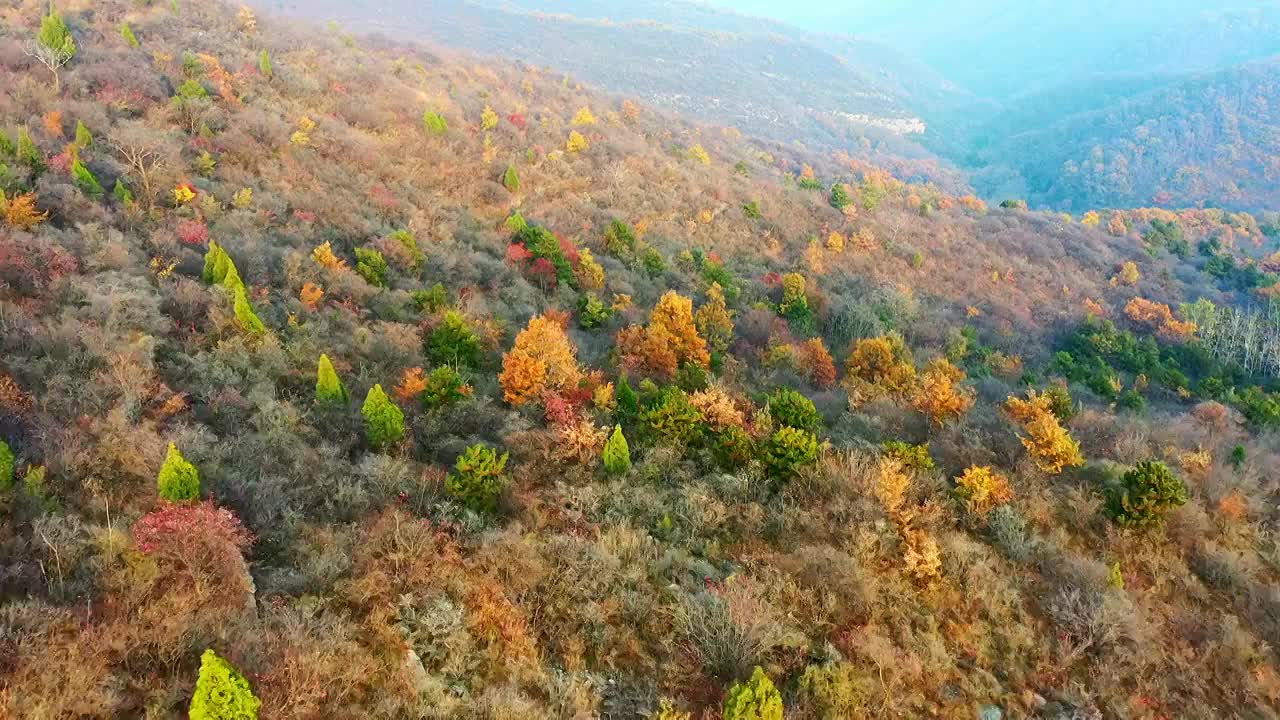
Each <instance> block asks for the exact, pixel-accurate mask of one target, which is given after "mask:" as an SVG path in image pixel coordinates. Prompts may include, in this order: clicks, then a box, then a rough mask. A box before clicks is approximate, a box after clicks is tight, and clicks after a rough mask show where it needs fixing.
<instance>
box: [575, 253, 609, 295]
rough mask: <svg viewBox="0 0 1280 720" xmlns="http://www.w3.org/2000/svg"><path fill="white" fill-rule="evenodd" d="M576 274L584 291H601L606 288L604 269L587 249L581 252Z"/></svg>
mask: <svg viewBox="0 0 1280 720" xmlns="http://www.w3.org/2000/svg"><path fill="white" fill-rule="evenodd" d="M574 274H575V275H576V276H577V278H578V284H579V285H581V286H582V288H583V289H584V290H599V289H600V288H602V287H604V268H603V267H602V266H601V265H600V263H599V262H598V261H597V260H596V257H595V255H592V254H591V251H590V250H589V249H587V248H583V249H582V250H581V251H580V252H579V254H578V269H577V270H576V271H575V273H574Z"/></svg>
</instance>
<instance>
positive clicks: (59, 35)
mask: <svg viewBox="0 0 1280 720" xmlns="http://www.w3.org/2000/svg"><path fill="white" fill-rule="evenodd" d="M32 56H33V57H35V59H36V60H39V61H40V63H41V64H42V65H44V66H45V67H46V68H48V69H49V72H51V73H53V91H54V92H55V93H57V92H61V90H62V75H61V74H60V73H59V71H60V70H61V69H62V66H64V65H66V64H67V63H69V62H71V58H73V57H75V56H76V40H75V38H74V37H72V36H71V28H69V27H67V23H66V21H65V20H63V19H62V15H60V14H58V11H57V10H56V9H54V7H53V3H52V2H50V3H49V14H48V15H45V16H44V17H43V18H41V20H40V32H39V33H37V34H36V44H35V49H34V51H33V52H32Z"/></svg>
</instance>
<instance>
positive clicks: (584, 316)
mask: <svg viewBox="0 0 1280 720" xmlns="http://www.w3.org/2000/svg"><path fill="white" fill-rule="evenodd" d="M611 317H613V308H611V307H609V306H608V305H605V304H604V301H603V300H601V299H600V298H599V297H598V296H596V295H595V293H586V294H584V295H582V296H580V297H579V298H578V324H579V325H581V326H582V327H583V328H585V329H587V330H591V329H594V328H598V327H600V326H601V325H604V324H605V323H607V322H609V318H611Z"/></svg>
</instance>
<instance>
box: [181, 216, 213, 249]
mask: <svg viewBox="0 0 1280 720" xmlns="http://www.w3.org/2000/svg"><path fill="white" fill-rule="evenodd" d="M176 232H177V233H178V240H180V241H182V242H183V243H184V244H187V245H196V246H199V247H204V246H205V245H206V244H207V243H208V242H209V228H208V227H205V224H204V223H203V222H200V221H199V220H183V221H182V222H180V223H178V227H177V228H176Z"/></svg>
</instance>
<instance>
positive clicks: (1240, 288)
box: [0, 1, 1280, 720]
mask: <svg viewBox="0 0 1280 720" xmlns="http://www.w3.org/2000/svg"><path fill="white" fill-rule="evenodd" d="M60 8H61V12H62V16H63V17H64V18H65V20H66V23H67V25H68V26H69V29H70V33H71V35H72V37H73V38H74V40H75V52H74V55H73V56H72V57H71V58H70V59H69V62H68V63H67V64H66V65H65V66H64V67H61V68H59V70H58V75H59V83H60V87H59V89H57V90H56V91H55V89H54V86H53V83H52V82H51V80H52V72H51V71H50V70H49V69H48V68H47V67H45V66H44V65H41V64H39V63H38V62H35V61H34V60H32V59H31V58H30V57H28V56H27V55H25V54H23V52H22V51H21V48H23V47H24V43H28V42H31V41H33V40H34V39H35V38H36V36H37V33H38V28H39V26H40V23H41V18H42V16H43V14H44V13H45V12H46V6H45V4H44V3H39V2H34V1H30V2H24V3H21V4H18V5H16V6H12V5H11V6H10V7H8V8H6V9H4V10H0V21H2V25H0V40H3V42H0V67H3V68H4V70H5V73H4V76H3V79H0V133H2V134H0V164H2V165H3V171H2V172H0V183H2V188H3V190H4V192H5V195H4V201H3V207H2V208H0V210H2V211H3V212H0V216H2V217H3V222H0V349H2V353H0V441H3V444H0V510H2V511H3V514H0V603H2V604H0V707H3V708H4V710H5V711H6V712H7V713H8V714H9V715H11V716H14V717H32V718H67V717H171V716H179V717H180V716H182V714H183V713H184V712H189V713H190V716H191V717H220V716H221V715H219V713H220V712H226V711H224V710H219V709H218V708H219V707H222V706H220V705H218V703H225V704H226V706H227V707H230V706H235V707H238V708H240V709H241V711H242V712H245V713H260V714H261V716H262V717H267V718H310V717H459V718H495V719H497V718H503V719H505V718H547V717H554V718H582V717H604V718H637V717H661V718H666V719H667V720H673V719H675V718H681V717H685V715H683V714H682V713H686V712H687V713H692V714H693V715H694V716H697V717H704V718H715V717H725V718H731V717H775V718H776V717H777V716H778V715H777V713H778V709H779V708H785V710H784V712H785V714H786V717H788V718H793V717H794V718H860V717H868V718H869V717H923V716H937V717H954V718H962V717H963V718H968V717H973V716H974V714H975V712H979V711H985V712H987V713H988V715H985V716H984V717H987V716H989V715H990V713H991V711H992V710H993V709H994V708H995V707H999V708H1001V709H1002V710H1003V712H1005V713H1007V714H1008V715H1010V716H1014V717H1019V716H1039V717H1050V718H1081V717H1084V718H1090V717H1126V718H1128V717H1132V718H1159V717H1169V718H1172V717H1209V716H1218V715H1222V714H1234V715H1238V716H1241V717H1273V716H1274V715H1275V713H1276V708H1277V701H1278V700H1280V676H1278V675H1277V670H1276V661H1277V658H1276V655H1275V650H1274V648H1275V646H1276V643H1277V642H1278V641H1280V605H1277V603H1278V602H1280V600H1278V599H1277V598H1276V596H1275V593H1274V587H1275V583H1276V580H1277V578H1278V577H1280V549H1278V548H1280V545H1277V539H1276V537H1275V535H1274V530H1273V526H1274V523H1275V521H1276V517H1275V507H1276V504H1275V498H1274V495H1275V492H1276V481H1277V479H1278V478H1277V476H1276V468H1277V467H1280V444H1278V443H1277V441H1276V435H1275V427H1276V425H1277V424H1278V422H1280V395H1277V391H1278V388H1277V387H1276V371H1277V359H1278V357H1280V356H1277V352H1278V348H1280V341H1278V340H1277V337H1276V334H1275V320H1274V315H1270V314H1269V313H1270V312H1272V311H1269V310H1268V309H1267V308H1268V307H1269V305H1268V303H1270V302H1271V301H1272V299H1273V298H1274V295H1275V292H1274V289H1275V287H1276V279H1275V276H1274V273H1275V272H1276V271H1277V270H1280V259H1278V258H1277V257H1276V256H1275V255H1273V254H1272V253H1274V252H1275V250H1276V247H1275V243H1274V241H1273V240H1272V239H1271V237H1270V235H1269V234H1268V232H1269V230H1270V228H1269V226H1267V225H1266V223H1265V222H1264V223H1263V224H1262V225H1260V224H1259V223H1258V221H1257V220H1256V219H1255V218H1253V217H1250V216H1247V215H1228V214H1225V213H1220V212H1217V211H1213V210H1196V211H1188V212H1184V213H1177V214H1175V213H1170V212H1167V211H1149V210H1137V211H1123V212H1119V211H1117V212H1112V211H1106V212H1095V213H1089V214H1086V215H1083V216H1081V217H1079V218H1071V217H1064V216H1060V215H1053V214H1047V213H1037V212H1030V211H1027V210H1025V209H1020V208H1017V207H1011V208H992V209H988V208H987V207H985V205H984V204H983V203H981V201H978V200H976V199H975V198H972V197H952V196H949V195H947V194H945V193H942V192H940V191H939V190H937V189H936V188H933V187H929V186H918V185H907V184H904V183H902V182H900V181H898V180H896V179H894V178H893V177H892V176H891V175H890V174H889V173H886V172H883V171H880V170H878V169H876V168H871V167H866V166H864V165H861V164H859V163H857V162H854V161H851V160H850V159H849V158H847V157H843V156H834V157H826V156H817V155H813V154H810V153H808V152H806V151H805V150H804V149H803V148H800V147H787V146H777V145H769V144H763V143H758V142H755V141H752V140H750V139H747V138H744V137H742V136H741V135H740V134H738V133H736V132H734V131H733V130H731V129H721V128H705V127H696V126H692V125H688V124H685V123H683V122H681V121H679V120H677V119H674V118H672V117H668V116H664V115H659V114H655V113H653V112H651V111H649V110H646V109H645V108H643V107H640V106H638V105H636V104H634V103H631V102H627V101H624V100H620V99H617V98H611V97H606V96H603V95H599V94H596V93H594V92H592V91H590V90H589V89H584V88H581V87H579V86H578V85H577V84H576V83H575V82H574V80H573V79H572V78H565V77H562V76H557V75H553V74H551V73H549V72H547V71H544V70H539V69H537V68H530V67H518V66H513V65H509V64H505V63H502V62H498V61H492V60H485V61H481V60H478V59H476V58H473V57H469V56H460V55H453V54H452V53H450V52H448V51H446V50H434V51H426V50H423V49H420V48H410V47H399V46H374V47H368V46H367V44H369V43H371V42H372V41H366V40H363V39H360V38H353V37H349V36H346V35H344V34H343V33H342V32H341V31H340V30H337V29H329V30H324V31H320V30H315V29H312V28H290V27H288V26H285V25H283V24H279V23H277V22H275V21H272V20H270V19H265V18H255V17H253V15H252V14H251V13H248V12H245V11H242V10H237V9H236V8H231V7H226V6H223V5H220V4H216V3H214V4H207V5H202V4H187V3H177V4H176V5H170V4H168V3H156V4H153V5H148V4H146V3H126V2H93V3H90V2H78V3H64V4H63V5H62V6H60ZM126 28H127V30H128V31H127V32H125V29H126ZM54 31H55V33H54V34H56V31H57V28H56V27H55V28H54ZM206 651H212V652H211V653H207V652H206ZM757 668H759V669H760V670H759V672H757V670H756V669H757ZM751 713H756V714H751Z"/></svg>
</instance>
